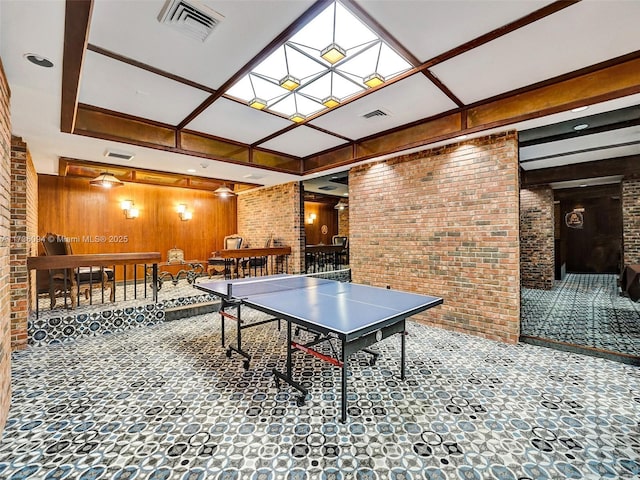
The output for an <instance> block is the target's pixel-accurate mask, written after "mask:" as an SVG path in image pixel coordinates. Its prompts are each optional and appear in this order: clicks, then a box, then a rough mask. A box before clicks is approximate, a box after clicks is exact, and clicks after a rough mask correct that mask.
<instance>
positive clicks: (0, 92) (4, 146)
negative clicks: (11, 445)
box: [0, 60, 11, 434]
mask: <svg viewBox="0 0 640 480" xmlns="http://www.w3.org/2000/svg"><path fill="white" fill-rule="evenodd" d="M9 97H10V91H9V85H8V83H7V78H6V76H5V74H4V69H3V67H2V61H1V60H0V434H1V433H2V430H3V429H4V426H5V424H6V421H7V414H8V412H9V405H10V402H11V320H10V310H11V280H10V274H9V259H10V253H9V249H10V237H11V227H10V219H11V121H10V118H9V115H10V109H9Z"/></svg>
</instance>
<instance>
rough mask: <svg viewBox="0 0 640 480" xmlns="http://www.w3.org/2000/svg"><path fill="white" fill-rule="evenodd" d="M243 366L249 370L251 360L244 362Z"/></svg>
mask: <svg viewBox="0 0 640 480" xmlns="http://www.w3.org/2000/svg"><path fill="white" fill-rule="evenodd" d="M242 366H243V367H244V369H245V370H249V360H245V361H244V362H242Z"/></svg>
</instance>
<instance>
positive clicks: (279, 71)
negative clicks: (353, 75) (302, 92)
mask: <svg viewBox="0 0 640 480" xmlns="http://www.w3.org/2000/svg"><path fill="white" fill-rule="evenodd" d="M285 49H286V53H287V54H286V58H285ZM287 66H288V71H287ZM253 71H254V72H255V73H258V74H261V75H264V76H265V77H269V78H272V79H273V80H274V82H277V81H279V80H280V79H281V78H283V77H285V76H286V75H292V76H294V77H296V78H298V79H301V80H305V79H307V78H310V77H313V76H316V75H318V74H320V73H322V72H323V71H326V68H325V67H324V65H323V64H322V63H321V62H320V61H317V60H314V59H313V58H309V57H308V56H306V55H304V54H302V53H300V52H299V51H297V50H296V49H295V48H292V47H291V46H289V45H283V46H281V47H280V48H278V49H277V50H276V51H275V52H273V53H272V54H271V55H269V56H268V57H267V58H265V59H264V60H263V61H262V62H261V63H260V64H259V65H258V66H257V67H256V68H254V69H253Z"/></svg>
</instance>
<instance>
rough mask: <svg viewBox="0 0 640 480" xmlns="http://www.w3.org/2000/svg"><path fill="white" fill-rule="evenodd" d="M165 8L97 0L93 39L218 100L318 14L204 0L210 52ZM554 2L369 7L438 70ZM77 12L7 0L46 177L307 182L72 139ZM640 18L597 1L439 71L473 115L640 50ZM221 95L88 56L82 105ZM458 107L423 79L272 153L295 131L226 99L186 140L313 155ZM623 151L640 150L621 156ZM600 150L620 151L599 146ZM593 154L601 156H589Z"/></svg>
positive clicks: (54, 3) (10, 42)
mask: <svg viewBox="0 0 640 480" xmlns="http://www.w3.org/2000/svg"><path fill="white" fill-rule="evenodd" d="M164 3H165V2H164V0H95V1H94V6H93V14H92V18H91V22H90V31H89V39H88V41H89V43H90V44H91V45H94V46H96V47H99V48H102V49H106V50H109V51H112V52H114V53H115V54H118V55H120V56H123V57H127V58H129V59H131V60H134V61H136V62H140V63H143V64H147V65H150V66H152V67H154V68H156V69H160V70H163V71H166V72H168V73H170V74H173V75H178V76H180V77H183V78H185V79H188V80H190V81H191V82H195V83H196V84H200V85H202V86H204V87H206V88H207V89H217V88H219V87H220V86H222V85H223V84H224V83H225V82H227V81H228V80H229V79H230V78H232V77H233V76H234V75H235V74H236V73H237V72H238V70H240V69H241V68H242V67H243V66H244V65H245V64H247V62H249V61H251V60H252V59H253V58H254V57H255V56H256V55H257V54H258V53H259V52H260V51H261V50H262V49H263V48H264V47H265V46H266V45H268V44H269V42H271V41H272V40H273V39H274V38H277V37H278V35H279V34H280V33H281V32H282V31H283V30H285V29H286V28H287V27H288V26H289V25H291V24H292V23H293V22H294V21H295V20H296V19H297V18H298V17H300V16H301V15H302V14H303V13H304V12H305V11H306V10H307V9H308V8H309V7H311V6H312V5H313V1H311V0H291V1H285V0H272V1H270V0H260V1H249V0H244V1H213V0H210V1H204V2H203V3H205V4H206V5H207V6H209V7H210V8H212V9H213V10H215V11H217V12H219V13H220V14H222V15H223V16H224V19H223V21H222V22H221V23H220V24H219V26H218V27H217V28H216V30H215V31H214V32H213V33H212V34H211V36H210V38H209V39H207V40H206V41H205V42H204V43H202V42H199V41H196V40H193V39H191V38H188V37H185V36H183V35H181V34H180V33H179V32H177V31H176V30H174V29H172V28H170V27H167V26H166V25H162V24H160V23H159V22H158V20H157V17H158V14H159V12H160V11H161V9H162V7H163V5H164ZM550 3H552V2H549V1H527V0H523V1H517V2H515V1H511V2H505V1H489V0H460V1H455V2H454V1H415V0H411V1H408V0H376V1H373V0H366V1H360V2H358V5H360V6H361V7H362V9H363V10H365V11H366V12H368V14H369V15H371V16H372V17H373V19H374V20H376V21H377V22H378V23H379V24H380V25H381V26H382V27H383V28H384V29H386V30H387V32H388V33H389V34H390V35H391V36H393V37H394V38H395V39H396V40H397V41H398V42H399V43H400V44H401V45H403V47H404V48H405V49H406V50H407V51H408V52H410V53H411V54H412V55H413V56H414V57H416V58H417V59H418V60H419V61H420V62H424V61H427V60H429V59H431V58H434V57H436V56H438V55H440V54H442V53H444V52H447V51H448V50H451V49H453V48H455V47H457V46H460V45H462V44H464V43H465V42H468V41H471V40H473V39H475V38H477V37H479V36H481V35H483V34H486V33H487V32H490V31H491V30H494V29H497V28H500V27H502V26H504V25H507V24H509V23H510V22H513V21H516V20H518V19H519V18H521V17H523V16H525V15H527V14H530V13H531V12H534V11H535V10H537V9H539V8H542V7H545V6H547V5H549V4H550ZM64 12H65V2H64V1H63V0H20V1H17V0H16V1H13V0H0V57H1V59H2V64H3V67H4V70H5V72H6V75H7V77H8V79H9V84H10V88H11V93H12V95H11V121H12V131H13V133H14V134H15V135H18V136H22V137H23V139H24V140H25V141H26V142H27V143H28V145H29V149H30V151H31V153H32V157H33V159H34V163H35V165H36V169H37V170H38V172H41V173H57V171H58V167H57V161H58V157H61V156H65V157H72V158H78V159H82V160H91V161H97V162H107V159H106V158H105V157H104V152H105V150H106V149H107V148H115V149H117V150H124V151H127V152H131V153H133V154H135V158H134V159H133V160H132V162H134V163H135V166H136V167H138V168H149V169H155V170H163V171H168V172H175V173H184V172H185V171H186V170H187V169H191V168H194V169H196V170H197V174H198V175H202V176H205V177H213V178H222V179H228V180H231V181H233V180H236V181H246V177H247V175H253V176H259V177H261V178H260V180H259V181H258V182H259V183H261V184H264V185H273V184H277V183H282V182H287V181H291V180H299V179H300V177H299V176H297V175H293V174H286V173H280V172H277V171H271V170H262V169H259V168H256V167H250V166H245V165H236V164H232V163H226V162H221V161H215V160H209V159H203V158H198V157H191V156H188V155H180V154H175V153H170V152H165V151H161V150H156V149H152V148H146V147H142V146H137V145H127V144H121V143H118V142H113V141H107V140H99V139H94V138H87V137H82V136H79V135H71V134H64V133H61V132H60V105H61V88H62V85H61V77H62V62H63V58H62V56H63V46H64V45H63V39H64V21H65V13H64ZM639 18H640V2H638V1H623V0H620V1H618V0H610V1H606V2H604V1H596V0H593V1H592V0H585V1H583V2H580V3H578V4H575V5H572V6H570V7H568V8H565V9H563V10H560V11H558V12H556V13H553V14H551V15H549V16H546V17H544V18H542V19H540V20H537V21H535V22H533V23H532V24H529V25H527V26H525V27H522V28H519V29H517V30H515V31H513V32H511V33H508V34H506V35H504V36H500V37H498V38H496V39H494V40H492V41H489V42H487V43H485V44H483V45H481V46H478V47H476V48H473V49H472V50H469V51H468V52H466V53H462V54H460V55H456V56H453V57H452V58H451V59H449V60H446V61H444V62H442V63H439V64H436V65H435V66H433V67H431V68H430V71H431V72H432V73H433V74H434V75H435V76H436V77H437V78H438V79H439V80H440V81H441V82H442V83H443V84H444V85H445V86H446V87H447V88H448V89H449V90H450V91H451V92H452V93H453V94H454V95H455V96H456V97H457V98H458V99H460V100H461V101H462V102H463V103H464V104H469V103H472V102H476V101H481V100H484V99H487V98H489V97H491V96H494V95H497V94H501V93H504V92H506V91H510V90H513V89H517V88H520V87H523V86H527V85H531V84H533V83H535V82H538V81H543V80H547V79H549V78H551V77H554V76H557V75H561V74H564V73H567V72H571V71H575V70H577V69H581V68H585V67H589V66H591V65H593V64H596V63H598V62H602V61H605V60H609V59H612V58H615V57H618V56H620V55H624V54H627V53H630V52H637V51H638V50H640V35H638V30H637V20H638V19H639ZM25 53H36V54H38V55H40V56H44V57H47V58H48V59H50V60H51V61H52V62H53V63H54V67H53V68H50V69H45V68H41V67H37V66H35V65H33V64H31V63H29V62H27V61H26V60H25V59H24V58H23V55H24V54H25ZM209 94H210V93H209V92H207V91H204V90H203V89H199V88H197V87H196V86H189V85H185V84H184V83H181V82H178V81H176V80H175V79H171V78H168V77H166V76H161V75H157V74H155V73H151V72H149V71H147V70H143V69H141V68H138V67H135V66H132V65H130V64H127V63H124V62H120V61H117V60H114V59H112V58H109V57H107V56H105V55H101V54H99V53H96V52H93V51H87V52H86V55H85V63H84V65H83V71H82V75H81V84H80V91H79V97H78V100H79V102H81V103H85V104H89V105H92V106H95V107H100V108H104V109H109V110H114V111H117V112H123V113H126V114H129V115H133V116H136V117H141V118H145V119H148V120H151V121H154V122H160V123H166V124H169V125H174V126H175V125H177V124H179V123H180V122H181V121H182V120H183V119H184V118H186V116H187V115H188V114H189V113H190V112H191V111H193V109H195V108H196V107H197V106H198V105H199V104H200V103H201V102H202V101H203V100H204V99H206V98H207V97H208V96H209ZM633 105H636V106H637V105H640V99H639V98H638V96H637V95H636V96H629V97H624V98H620V99H616V100H612V101H610V102H607V103H604V104H600V105H593V106H592V108H591V109H590V110H589V111H588V112H583V113H580V114H573V113H571V112H563V113H562V114H556V115H554V116H549V117H546V118H536V119H532V120H529V121H527V122H522V123H520V124H517V125H511V126H507V127H503V128H501V130H507V129H510V128H518V129H528V128H534V127H539V126H542V125H546V124H549V123H554V122H556V121H565V120H568V119H569V118H579V117H581V116H584V115H585V114H586V113H589V114H593V113H594V112H598V111H607V110H613V109H618V108H622V107H628V106H633ZM454 108H457V106H456V104H455V103H454V101H452V100H451V99H450V98H449V97H448V96H447V95H445V93H443V91H442V90H441V89H440V88H438V86H436V85H435V84H434V83H432V82H431V80H429V79H428V78H427V77H426V76H425V75H422V74H421V73H418V74H415V75H412V76H409V77H407V78H406V79H404V80H401V81H399V82H397V83H395V84H393V85H390V86H388V87H386V88H382V89H379V90H377V91H375V92H374V93H372V94H370V95H366V96H363V97H362V98H360V99H358V100H356V101H354V102H352V103H350V104H348V105H345V106H343V107H340V108H337V109H335V110H332V111H330V112H329V113H327V114H325V115H322V116H320V117H318V118H316V119H314V120H313V121H311V122H310V126H298V127H297V128H293V129H291V130H289V131H286V132H282V133H281V134H279V135H277V136H275V137H273V138H270V139H268V140H267V141H263V142H262V143H260V141H261V140H263V139H265V138H267V137H270V136H272V135H273V134H276V133H277V132H280V131H281V130H282V129H284V128H285V127H288V126H289V125H291V122H290V121H288V120H287V119H283V118H281V117H278V116H276V115H272V114H268V113H265V112H260V111H257V110H254V109H251V108H249V107H247V106H245V105H243V104H240V103H237V102H235V101H232V100H229V99H226V98H224V97H223V98H219V99H217V100H216V101H215V102H213V103H212V104H211V105H210V106H209V107H208V108H206V109H205V110H204V111H203V112H202V113H201V114H199V115H198V116H196V118H195V119H194V120H193V121H191V122H190V123H189V124H188V125H186V129H188V130H193V131H197V132H202V133H204V134H207V135H210V136H214V137H219V138H225V139H229V140H232V141H235V142H240V143H243V144H248V145H253V144H256V143H257V144H258V146H260V147H264V148H267V149H270V150H275V151H277V152H282V153H285V154H290V155H295V156H299V157H304V156H308V155H313V154H315V153H318V152H322V151H324V150H326V149H329V148H333V147H336V146H339V145H343V144H345V143H346V140H345V138H347V139H350V140H357V139H360V138H363V137H368V136H371V135H375V134H378V133H380V132H383V131H385V130H388V129H390V128H394V127H398V126H401V125H404V124H407V123H411V122H414V121H419V120H422V119H425V118H428V117H431V116H434V115H437V114H440V113H443V112H446V111H449V110H452V109H454ZM376 109H381V110H383V111H384V112H385V113H387V114H388V115H387V116H385V117H374V118H372V119H368V120H367V119H364V118H363V117H362V115H363V114H365V113H368V112H370V111H372V110H376ZM312 127H319V129H318V128H312ZM332 133H333V134H336V135H332ZM486 133H487V132H479V133H478V134H477V135H482V134H486ZM589 137H591V138H589ZM639 138H640V127H638V126H631V127H629V128H625V129H619V130H613V131H610V132H606V134H595V135H583V136H580V137H577V138H573V139H567V140H562V141H553V142H548V143H543V144H539V145H534V146H531V147H526V148H523V149H522V151H521V156H522V158H523V159H524V160H526V162H523V168H525V169H537V168H546V167H549V166H558V165H565V164H569V163H576V162H584V161H589V160H594V159H602V158H610V157H612V156H620V155H629V154H634V155H635V154H640V145H638V144H637V143H634V141H635V140H637V139H639ZM621 143H627V144H628V145H625V146H619V145H620V144H621ZM594 144H597V145H599V146H600V147H604V146H610V148H609V149H607V148H599V149H593V145H594ZM427 147H428V146H425V147H421V148H427ZM585 149H591V150H590V151H589V152H582V151H583V150H585ZM576 152H578V153H576ZM542 157H544V158H542ZM109 161H110V162H112V163H115V162H113V160H111V159H110V160H109ZM121 164H127V163H126V162H121ZM203 165H204V166H206V168H203ZM345 168H347V167H343V168H342V169H345ZM324 173H330V172H324ZM304 178H310V176H307V177H304Z"/></svg>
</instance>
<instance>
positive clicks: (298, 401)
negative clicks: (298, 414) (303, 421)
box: [296, 395, 304, 407]
mask: <svg viewBox="0 0 640 480" xmlns="http://www.w3.org/2000/svg"><path fill="white" fill-rule="evenodd" d="M296 404H297V405H298V406H299V407H304V396H303V395H300V396H299V397H298V398H297V399H296Z"/></svg>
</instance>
